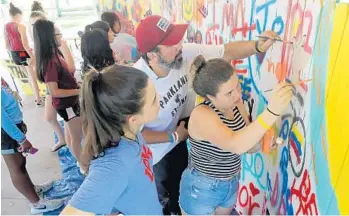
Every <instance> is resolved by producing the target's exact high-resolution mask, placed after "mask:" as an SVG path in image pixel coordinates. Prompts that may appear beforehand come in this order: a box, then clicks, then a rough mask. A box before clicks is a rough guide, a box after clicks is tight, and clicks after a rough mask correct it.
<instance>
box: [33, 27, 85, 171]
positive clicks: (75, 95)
mask: <svg viewBox="0 0 349 216" xmlns="http://www.w3.org/2000/svg"><path fill="white" fill-rule="evenodd" d="M34 45H35V56H36V68H37V72H38V78H39V80H40V81H41V82H44V83H45V84H46V85H47V87H48V89H49V91H50V94H51V96H52V106H53V107H54V108H55V109H56V112H57V113H58V115H60V116H61V117H62V118H63V119H64V129H65V140H66V142H67V144H68V145H69V149H70V151H71V152H72V154H73V155H74V156H75V158H76V159H77V161H78V162H80V154H81V139H82V130H81V127H82V126H81V121H80V105H79V93H80V89H79V85H78V83H77V82H76V80H75V78H74V72H75V64H74V60H73V57H72V55H71V52H70V50H69V47H68V45H67V42H66V41H65V40H63V39H62V33H61V32H60V30H59V29H58V28H57V27H55V26H54V23H53V22H51V21H49V20H38V21H36V22H35V24H34ZM87 167H88V165H87V164H82V163H80V168H81V169H80V170H81V171H82V172H83V173H84V172H86V171H87Z"/></svg>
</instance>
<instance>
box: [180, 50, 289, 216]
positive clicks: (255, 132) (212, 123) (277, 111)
mask: <svg viewBox="0 0 349 216" xmlns="http://www.w3.org/2000/svg"><path fill="white" fill-rule="evenodd" d="M192 71H193V72H194V73H195V75H194V80H193V88H194V90H195V92H196V93H197V94H198V95H200V96H201V97H203V98H205V101H204V102H203V103H202V104H199V105H198V106H197V107H195V108H194V110H193V111H192V113H191V116H190V120H189V125H188V133H189V143H190V146H191V148H190V152H189V153H190V161H191V163H190V164H189V165H188V167H187V169H186V170H185V171H184V172H183V175H182V179H181V185H180V199H179V204H180V206H181V209H182V214H186V215H187V214H189V215H212V214H216V215H230V214H231V212H232V210H233V206H234V205H235V203H236V199H237V193H238V185H239V178H240V170H241V156H240V155H241V154H243V153H246V152H248V151H251V149H253V148H254V147H255V146H256V145H257V144H258V143H259V141H260V140H261V138H262V137H263V136H264V134H265V133H266V132H267V131H268V129H269V128H270V127H271V126H272V125H273V124H274V123H275V122H276V121H277V120H278V119H280V115H281V114H283V113H284V112H285V110H286V108H287V107H288V105H289V103H290V101H291V98H292V91H293V86H292V85H291V84H286V83H281V84H280V85H279V86H278V87H277V88H275V90H274V91H273V93H271V94H272V95H271V97H270V99H269V104H268V107H267V108H266V109H265V110H264V112H262V113H261V114H260V115H259V116H258V117H257V119H256V121H253V122H252V123H250V121H249V119H248V116H247V113H246V110H245V107H244V105H243V103H242V98H241V86H240V83H239V79H238V76H237V74H236V72H235V71H234V68H233V67H232V66H231V64H230V63H229V62H227V61H225V60H224V59H211V60H208V61H206V60H205V59H204V57H203V56H198V57H197V58H196V59H195V60H194V63H193V65H192Z"/></svg>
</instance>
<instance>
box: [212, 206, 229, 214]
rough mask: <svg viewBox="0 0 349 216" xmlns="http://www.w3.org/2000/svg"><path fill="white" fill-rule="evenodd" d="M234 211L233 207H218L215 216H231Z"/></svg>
mask: <svg viewBox="0 0 349 216" xmlns="http://www.w3.org/2000/svg"><path fill="white" fill-rule="evenodd" d="M232 211H233V207H231V208H223V207H218V208H216V211H215V215H231V212H232Z"/></svg>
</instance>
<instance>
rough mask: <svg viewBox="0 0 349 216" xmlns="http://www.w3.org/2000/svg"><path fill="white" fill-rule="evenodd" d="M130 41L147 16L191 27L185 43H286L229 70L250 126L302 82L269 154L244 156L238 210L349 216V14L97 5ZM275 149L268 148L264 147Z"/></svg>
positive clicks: (260, 2) (324, 2)
mask: <svg viewBox="0 0 349 216" xmlns="http://www.w3.org/2000/svg"><path fill="white" fill-rule="evenodd" d="M100 5H101V8H103V10H104V11H106V10H108V11H115V12H117V13H118V15H119V16H121V17H122V22H123V24H124V25H123V31H124V32H128V33H130V34H133V33H134V28H135V27H136V26H137V24H138V23H139V21H140V20H141V19H142V18H144V17H145V16H147V15H151V14H160V15H162V16H165V17H166V18H168V19H169V20H171V21H173V22H178V23H184V22H187V23H190V27H189V29H188V31H187V34H186V38H185V40H186V41H187V42H194V43H200V44H222V43H227V42H230V41H234V40H256V36H258V35H259V34H261V33H262V32H263V31H265V30H270V29H271V30H274V31H275V32H277V33H278V34H279V35H280V36H281V38H283V40H286V41H290V42H293V43H280V42H277V43H275V44H274V45H273V47H272V48H271V49H270V50H269V51H268V52H267V53H266V54H265V55H256V56H252V57H250V58H246V59H241V60H236V61H233V62H231V63H232V65H233V66H234V67H235V69H236V72H237V73H238V75H239V78H240V83H241V86H242V89H243V100H244V103H245V105H246V108H247V110H249V112H250V115H251V116H252V118H253V119H255V118H256V116H258V114H259V113H261V112H262V111H263V110H264V108H265V107H266V105H267V104H268V98H269V97H270V93H268V92H265V90H267V89H270V88H273V87H274V86H275V85H276V84H277V83H278V82H280V81H282V80H288V81H290V82H294V83H295V82H299V81H300V80H307V79H312V81H311V82H308V83H303V84H301V85H299V86H298V87H297V90H296V94H295V96H294V98H293V100H292V103H291V105H290V107H289V109H288V112H287V113H286V114H284V115H283V116H282V118H281V120H280V122H278V123H277V124H276V126H275V127H274V131H273V133H274V134H276V135H277V136H279V137H282V138H283V139H284V140H285V142H284V144H283V145H280V146H278V147H277V149H276V150H274V151H273V152H271V153H269V154H263V153H261V152H258V153H255V154H245V155H243V156H242V158H243V165H242V175H241V184H240V189H239V195H238V201H237V210H238V212H240V213H242V214H340V213H341V214H349V207H348V205H345V204H348V203H349V198H348V196H347V195H346V194H348V192H349V189H348V187H347V186H346V185H345V182H349V157H348V151H349V141H348V140H349V133H348V131H349V126H348V122H349V115H348V114H347V113H346V110H345V109H346V108H347V107H348V106H349V104H348V103H349V96H348V92H349V68H348V66H347V64H346V62H345V58H346V59H348V57H347V56H348V55H349V51H348V50H349V21H348V19H349V18H348V17H349V7H348V5H347V4H344V3H340V1H338V0H337V1H335V0H227V1H226V0H225V1H223V0H222V1H220V0H172V1H171V0H154V1H150V0H133V1H132V0H127V1H125V0H101V1H100ZM265 141H266V142H271V140H270V139H269V140H265Z"/></svg>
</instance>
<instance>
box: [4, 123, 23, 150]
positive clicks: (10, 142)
mask: <svg viewBox="0 0 349 216" xmlns="http://www.w3.org/2000/svg"><path fill="white" fill-rule="evenodd" d="M17 127H18V128H19V129H20V130H21V131H22V132H23V133H24V134H26V133H27V125H26V124H24V122H21V123H19V124H17ZM18 147H19V144H18V142H17V141H16V140H14V139H12V137H10V136H9V135H8V134H7V133H6V132H5V131H4V130H3V129H2V128H1V154H2V155H7V154H14V153H16V152H18V151H17V148H18Z"/></svg>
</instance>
